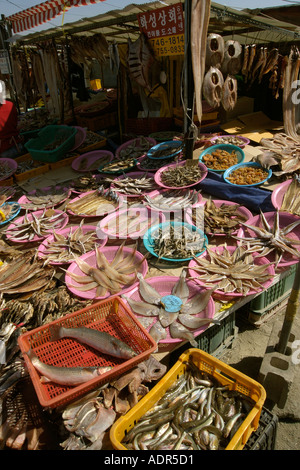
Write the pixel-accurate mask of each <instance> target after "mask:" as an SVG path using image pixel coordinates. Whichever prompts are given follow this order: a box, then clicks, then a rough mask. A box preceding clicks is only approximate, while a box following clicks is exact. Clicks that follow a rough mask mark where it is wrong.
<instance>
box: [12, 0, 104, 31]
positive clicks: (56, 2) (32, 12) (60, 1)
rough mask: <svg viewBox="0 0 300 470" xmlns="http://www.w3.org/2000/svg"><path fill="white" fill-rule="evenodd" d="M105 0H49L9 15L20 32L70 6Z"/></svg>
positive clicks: (15, 28)
mask: <svg viewBox="0 0 300 470" xmlns="http://www.w3.org/2000/svg"><path fill="white" fill-rule="evenodd" d="M104 1H105V0H49V1H47V2H44V3H40V4H39V5H36V6H34V7H30V8H27V9H26V10H23V11H21V12H19V13H16V14H15V15H11V16H9V17H7V20H8V21H10V22H11V24H12V28H13V31H14V33H20V32H21V31H26V30H27V29H31V28H34V27H35V26H38V25H41V24H42V23H46V22H47V21H49V20H52V19H53V18H55V17H56V16H58V15H60V14H62V13H63V11H64V10H66V9H68V8H70V7H81V6H86V5H91V4H94V3H99V2H104Z"/></svg>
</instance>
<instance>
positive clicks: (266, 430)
mask: <svg viewBox="0 0 300 470" xmlns="http://www.w3.org/2000/svg"><path fill="white" fill-rule="evenodd" d="M277 425H278V417H277V416H276V415H274V414H273V413H271V412H270V411H269V410H268V409H267V408H265V407H263V408H262V411H261V415H260V419H259V425H258V428H257V430H256V431H255V432H253V433H252V434H251V436H250V437H249V439H248V441H247V442H246V444H245V446H244V448H243V450H274V449H275V444H276V433H277Z"/></svg>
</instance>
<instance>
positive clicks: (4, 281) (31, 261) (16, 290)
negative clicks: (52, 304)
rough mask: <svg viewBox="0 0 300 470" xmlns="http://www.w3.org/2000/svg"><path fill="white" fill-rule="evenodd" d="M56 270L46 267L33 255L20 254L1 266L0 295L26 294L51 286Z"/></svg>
mask: <svg viewBox="0 0 300 470" xmlns="http://www.w3.org/2000/svg"><path fill="white" fill-rule="evenodd" d="M54 274H55V270H54V269H53V268H51V267H50V266H44V264H43V263H42V262H41V261H40V260H36V259H35V256H34V255H32V253H30V252H29V253H27V254H20V255H19V256H18V257H16V258H14V259H13V260H11V261H5V262H4V263H3V264H2V265H1V266H0V293H2V294H24V293H31V292H33V291H35V290H38V289H41V288H42V287H45V286H47V285H48V284H49V282H50V281H51V279H52V277H53V276H54Z"/></svg>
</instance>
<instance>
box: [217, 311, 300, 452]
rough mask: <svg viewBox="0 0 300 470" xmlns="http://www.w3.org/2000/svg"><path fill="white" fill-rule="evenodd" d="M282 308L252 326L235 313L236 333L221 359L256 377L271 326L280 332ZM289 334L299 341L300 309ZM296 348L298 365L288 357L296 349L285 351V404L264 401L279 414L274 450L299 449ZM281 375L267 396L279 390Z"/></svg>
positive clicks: (299, 385)
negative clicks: (287, 379) (286, 384)
mask: <svg viewBox="0 0 300 470" xmlns="http://www.w3.org/2000/svg"><path fill="white" fill-rule="evenodd" d="M285 311H286V307H285V308H284V309H283V310H282V311H279V312H278V313H275V314H274V315H273V317H271V318H269V319H268V320H267V321H266V322H263V323H262V324H261V325H260V326H259V327H257V326H253V324H251V323H249V322H248V321H247V320H245V317H243V316H242V315H236V325H237V326H238V327H239V332H238V335H237V337H236V339H235V340H234V342H233V344H232V347H231V349H227V350H226V351H225V353H224V354H223V355H222V357H221V358H220V359H221V360H222V361H223V362H225V363H226V364H228V365H231V366H232V367H234V368H235V369H237V370H239V371H240V372H243V373H245V374H246V375H248V376H249V377H251V378H252V379H254V380H258V378H259V374H260V370H261V367H262V364H263V359H264V357H265V354H266V353H268V351H269V346H270V338H272V332H274V329H277V330H278V331H279V332H280V331H281V329H282V325H283V322H284V317H285ZM290 333H291V334H290V338H291V337H292V335H293V340H295V341H297V340H300V310H298V314H297V316H296V318H295V319H294V321H293V324H292V329H291V332H290ZM298 349H299V354H298V356H296V359H297V360H298V361H299V364H292V362H298V361H292V360H291V358H292V354H293V353H295V351H296V350H295V349H290V348H287V350H286V352H285V354H284V356H286V358H287V361H288V362H289V363H290V365H289V367H292V369H289V372H291V374H290V375H291V376H292V380H291V382H290V388H289V390H288V393H287V397H286V399H285V400H284V401H285V403H284V406H283V407H282V406H281V407H279V406H278V402H277V403H274V401H272V400H271V401H270V400H269V398H268V399H267V401H266V402H265V407H266V408H267V409H268V410H269V411H271V412H272V413H273V414H275V415H276V416H277V417H278V425H277V434H276V440H275V450H299V449H300V400H299V391H300V346H298ZM284 356H283V358H284V359H285V357H284ZM293 357H294V356H293ZM284 374H285V372H283V373H282V374H281V372H280V370H279V371H278V381H276V380H273V385H271V386H272V387H275V389H272V388H271V389H270V392H269V395H270V394H273V392H278V387H280V382H281V376H284ZM274 395H275V396H276V393H275V394H273V397H274ZM267 397H268V394H267Z"/></svg>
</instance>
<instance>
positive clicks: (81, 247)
mask: <svg viewBox="0 0 300 470" xmlns="http://www.w3.org/2000/svg"><path fill="white" fill-rule="evenodd" d="M83 222H84V220H82V222H81V223H80V225H79V226H78V227H76V228H75V229H73V228H72V227H70V229H69V233H68V234H66V235H64V234H62V233H57V232H56V231H55V230H53V240H52V241H49V239H47V240H45V242H44V245H45V249H44V250H43V251H42V252H40V257H41V258H43V259H46V260H47V261H48V262H50V264H51V263H53V262H54V263H70V262H72V261H74V259H75V258H77V257H78V256H81V255H83V254H84V253H87V252H89V251H92V250H93V249H94V246H95V242H96V240H97V234H96V231H95V230H89V231H87V232H83V230H82V225H83ZM95 229H96V227H95Z"/></svg>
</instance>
